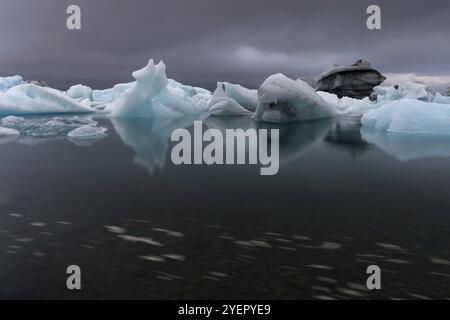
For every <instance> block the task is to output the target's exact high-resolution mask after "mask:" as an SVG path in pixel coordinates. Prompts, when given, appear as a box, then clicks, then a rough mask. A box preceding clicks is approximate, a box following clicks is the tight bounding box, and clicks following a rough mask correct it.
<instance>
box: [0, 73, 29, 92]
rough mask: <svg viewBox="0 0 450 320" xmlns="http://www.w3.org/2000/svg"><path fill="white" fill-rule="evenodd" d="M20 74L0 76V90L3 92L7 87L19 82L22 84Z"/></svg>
mask: <svg viewBox="0 0 450 320" xmlns="http://www.w3.org/2000/svg"><path fill="white" fill-rule="evenodd" d="M24 83H25V82H24V81H23V79H22V77H21V76H17V75H16V76H11V77H0V92H5V91H6V90H8V89H9V88H12V87H14V86H17V85H19V84H24Z"/></svg>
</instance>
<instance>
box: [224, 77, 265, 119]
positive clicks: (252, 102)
mask: <svg viewBox="0 0 450 320" xmlns="http://www.w3.org/2000/svg"><path fill="white" fill-rule="evenodd" d="M219 86H220V87H222V88H223V91H224V92H225V95H226V96H227V97H228V98H231V99H233V100H235V101H236V102H237V103H238V104H239V105H241V106H242V107H244V108H245V109H247V110H249V111H252V112H254V111H255V110H256V107H257V106H258V90H251V89H247V88H244V87H243V86H241V85H238V84H231V83H228V82H218V83H217V87H219Z"/></svg>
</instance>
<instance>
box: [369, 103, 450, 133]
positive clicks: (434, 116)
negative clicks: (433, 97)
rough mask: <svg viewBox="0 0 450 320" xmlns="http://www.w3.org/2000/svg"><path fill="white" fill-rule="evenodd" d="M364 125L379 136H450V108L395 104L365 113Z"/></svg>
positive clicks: (437, 105)
mask: <svg viewBox="0 0 450 320" xmlns="http://www.w3.org/2000/svg"><path fill="white" fill-rule="evenodd" d="M361 122H362V125H363V126H364V127H366V128H371V129H373V130H374V131H378V132H396V133H414V134H450V105H445V104H439V103H433V102H424V101H420V100H415V99H403V100H399V101H392V102H389V103H386V104H384V105H382V106H381V107H380V108H378V109H374V110H371V111H368V112H367V113H365V114H364V115H363V117H362V118H361Z"/></svg>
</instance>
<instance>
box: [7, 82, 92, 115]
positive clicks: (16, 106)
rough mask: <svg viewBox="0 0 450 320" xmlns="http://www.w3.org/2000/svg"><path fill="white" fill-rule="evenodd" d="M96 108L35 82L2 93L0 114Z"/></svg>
mask: <svg viewBox="0 0 450 320" xmlns="http://www.w3.org/2000/svg"><path fill="white" fill-rule="evenodd" d="M95 111H96V110H95V109H93V108H90V107H89V106H86V105H83V104H81V103H79V102H77V101H76V100H74V99H72V98H70V97H68V96H67V95H66V94H64V93H63V92H61V91H59V90H56V89H52V88H43V87H39V86H36V85H33V84H21V85H17V86H15V87H12V88H10V89H9V90H8V91H6V92H3V93H0V115H26V114H50V113H89V112H95Z"/></svg>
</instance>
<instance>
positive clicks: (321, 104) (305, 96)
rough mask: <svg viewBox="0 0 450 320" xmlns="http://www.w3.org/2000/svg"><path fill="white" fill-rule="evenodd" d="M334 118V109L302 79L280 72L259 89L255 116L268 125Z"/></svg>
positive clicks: (269, 78)
mask: <svg viewBox="0 0 450 320" xmlns="http://www.w3.org/2000/svg"><path fill="white" fill-rule="evenodd" d="M334 115H335V113H334V111H333V109H332V107H331V106H330V105H329V104H328V103H327V102H326V101H325V100H324V99H323V98H322V97H321V96H320V95H318V94H317V93H316V92H315V91H314V89H313V88H311V86H310V85H308V84H307V83H306V82H304V81H302V80H292V79H289V78H288V77H286V76H285V75H283V74H281V73H278V74H274V75H272V76H270V77H268V78H267V79H266V80H265V81H264V83H263V84H262V85H261V87H259V89H258V108H257V110H256V112H255V115H254V117H255V118H256V119H259V120H264V121H267V122H291V121H309V120H317V119H323V118H330V117H333V116H334Z"/></svg>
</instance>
